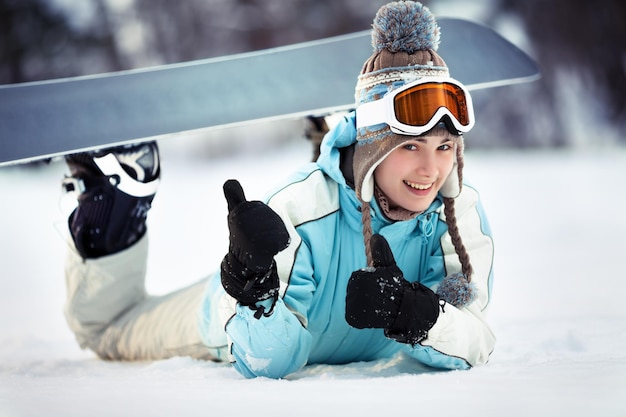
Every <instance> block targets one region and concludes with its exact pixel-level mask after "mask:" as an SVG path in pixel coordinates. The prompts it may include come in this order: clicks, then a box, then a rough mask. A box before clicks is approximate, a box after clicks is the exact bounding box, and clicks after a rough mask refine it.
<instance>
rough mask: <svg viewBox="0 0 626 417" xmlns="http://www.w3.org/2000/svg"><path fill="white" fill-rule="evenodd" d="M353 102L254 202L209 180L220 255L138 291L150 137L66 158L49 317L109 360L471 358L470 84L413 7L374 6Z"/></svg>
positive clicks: (480, 321) (296, 364) (154, 154)
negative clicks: (451, 68)
mask: <svg viewBox="0 0 626 417" xmlns="http://www.w3.org/2000/svg"><path fill="white" fill-rule="evenodd" d="M372 40H373V46H374V53H373V55H372V56H371V57H370V58H369V59H368V60H367V61H366V62H365V64H364V66H363V69H362V71H361V75H360V76H359V77H358V81H357V86H356V111H355V112H352V113H350V114H349V115H347V116H346V117H345V118H344V119H343V120H342V121H341V122H340V123H338V124H337V126H335V127H334V128H333V129H332V130H331V131H330V132H329V133H328V134H327V135H326V137H325V138H324V141H323V142H322V146H321V154H320V157H319V158H318V160H317V161H316V162H315V163H311V164H309V165H307V166H305V167H303V168H302V169H301V170H300V171H299V172H296V173H294V174H293V175H292V176H291V177H290V178H288V179H287V180H286V181H285V182H284V183H283V184H280V185H279V186H278V187H277V188H276V190H275V191H274V192H273V193H271V194H270V195H269V197H268V198H267V200H266V201H265V202H260V201H247V200H246V198H245V193H244V191H243V189H242V188H241V186H240V185H239V183H238V182H237V181H236V180H230V181H228V182H226V184H224V194H225V197H226V202H227V205H228V209H229V215H228V226H229V230H230V235H229V239H230V245H229V251H228V253H227V254H226V256H225V257H224V260H223V262H222V264H221V268H220V271H219V273H217V274H215V275H214V276H212V277H210V278H209V279H208V280H207V281H203V282H200V283H198V284H196V285H193V286H191V287H189V288H186V289H183V290H180V291H178V292H175V293H173V294H169V295H166V296H163V297H151V296H148V295H147V294H146V293H145V288H144V277H145V259H146V257H147V235H146V233H145V218H146V213H147V211H148V209H149V207H150V203H151V201H152V198H153V196H154V192H155V190H156V185H157V182H158V176H159V164H158V151H157V148H156V145H155V144H147V145H142V146H137V147H131V148H117V149H113V150H110V151H105V152H101V153H96V154H79V155H73V156H70V157H68V158H67V162H68V165H69V166H70V169H71V173H72V176H71V177H70V178H68V179H66V184H67V185H68V188H71V189H81V190H84V191H83V192H82V194H81V195H80V196H79V205H78V207H77V209H76V211H75V212H74V213H73V214H72V215H71V217H70V222H69V225H70V232H71V235H72V241H73V243H74V247H75V249H76V250H72V251H70V253H69V257H68V262H67V269H66V276H67V282H68V302H67V306H66V316H67V319H68V322H69V324H70V327H71V328H72V330H73V331H74V332H75V334H76V336H77V338H78V340H79V343H80V344H81V346H83V347H88V348H90V349H92V350H93V351H94V352H96V353H97V354H98V355H100V356H101V357H103V358H108V359H124V360H132V359H162V358H167V357H171V356H177V355H189V356H192V357H196V358H205V359H211V360H219V361H222V360H228V361H230V362H231V363H232V364H233V366H234V367H235V369H237V371H239V372H240V373H241V374H242V375H244V376H246V377H255V376H266V377H271V378H281V377H284V376H286V375H288V374H290V373H293V372H295V371H297V370H299V369H301V368H302V367H304V366H305V365H307V364H315V363H328V364H341V363H348V362H353V361H368V360H374V359H379V358H386V357H391V356H393V355H396V354H398V353H399V352H404V353H406V354H408V355H410V356H412V357H413V358H415V360H417V361H420V362H422V363H424V364H426V365H429V366H433V367H438V368H445V369H467V368H470V367H472V366H475V365H480V364H484V363H485V362H487V360H488V358H489V355H490V353H491V351H492V350H493V347H494V343H495V338H494V336H493V333H492V331H491V330H490V328H489V326H488V324H487V322H486V317H485V311H486V309H487V306H488V304H489V299H490V289H491V284H492V258H493V242H492V239H491V235H490V230H489V226H488V223H487V221H486V219H485V215H484V213H483V210H482V207H481V205H480V201H479V198H478V193H477V192H476V191H475V190H474V189H473V188H471V187H469V186H467V185H466V184H463V181H462V171H463V136H462V134H463V133H466V132H468V131H469V130H470V129H471V128H472V126H473V124H474V115H473V111H472V104H471V98H470V96H469V93H468V92H467V91H466V89H465V88H464V87H463V86H462V85H461V84H460V83H458V82H457V81H455V80H454V79H452V78H450V76H449V74H448V69H447V67H446V65H445V63H444V61H443V60H442V59H441V57H439V55H437V53H436V49H437V46H438V42H439V28H438V26H437V24H436V22H435V20H434V18H433V16H432V15H431V14H430V12H429V11H428V9H426V8H425V7H424V6H422V5H421V4H420V3H417V2H411V1H403V2H394V3H389V4H388V5H386V6H383V7H382V8H381V9H380V10H379V12H378V13H377V15H376V18H375V20H374V25H373V33H372Z"/></svg>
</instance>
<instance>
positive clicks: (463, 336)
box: [199, 114, 495, 378]
mask: <svg viewBox="0 0 626 417" xmlns="http://www.w3.org/2000/svg"><path fill="white" fill-rule="evenodd" d="M355 142H356V130H355V124H354V114H350V115H348V116H346V117H345V118H344V119H343V120H342V121H341V122H340V123H339V124H338V125H337V126H336V127H335V128H334V129H333V130H331V131H330V132H329V133H328V134H327V135H326V137H325V138H324V141H323V143H322V149H321V155H320V157H319V159H318V161H317V162H316V163H310V164H307V165H306V166H304V167H303V168H302V169H301V170H299V171H298V172H296V173H294V174H293V175H292V176H291V177H290V178H288V180H287V181H286V182H285V183H284V184H281V185H280V186H279V187H278V188H277V189H276V190H275V191H274V192H273V193H271V194H270V195H269V197H268V198H267V200H266V202H267V204H268V205H269V206H270V207H271V208H272V209H273V210H275V211H276V212H277V213H278V214H279V215H280V216H281V218H282V219H283V221H284V222H285V225H286V226H287V230H288V231H289V233H290V236H291V241H290V244H289V246H288V247H287V248H286V249H285V250H284V251H282V252H280V253H279V254H278V255H277V256H276V258H275V259H276V264H277V268H278V274H279V277H280V281H281V289H280V294H281V296H280V298H279V300H278V301H277V303H276V305H275V307H274V310H273V313H272V314H271V315H270V316H269V317H261V318H260V319H256V318H255V317H254V311H253V310H251V309H250V308H248V307H244V306H241V305H239V304H238V303H237V302H236V300H234V299H232V298H231V297H230V296H228V295H227V294H226V293H225V292H224V291H223V289H222V288H221V284H220V278H219V275H218V274H217V275H215V276H213V277H212V278H211V279H210V280H209V283H208V285H207V287H206V291H205V295H204V300H203V305H202V310H201V314H200V320H199V323H200V332H201V335H202V338H203V341H204V343H205V345H206V346H207V347H208V348H209V350H210V351H211V352H213V354H214V355H215V356H216V357H218V358H221V359H228V360H229V361H230V362H231V363H232V364H233V366H234V367H235V368H236V369H237V371H239V372H240V373H241V374H242V375H244V376H246V377H256V376H264V377H269V378H282V377H284V376H286V375H288V374H290V373H293V372H295V371H297V370H299V369H301V368H302V367H304V366H305V365H307V364H319V363H324V364H344V363H349V362H357V361H370V360H375V359H380V358H386V357H391V356H393V355H395V354H397V353H398V352H400V351H402V352H405V353H406V354H408V355H410V356H411V357H413V358H415V360H417V361H419V362H421V363H423V364H425V365H428V366H432V367H435V368H443V369H467V368H470V367H472V366H474V365H479V364H483V363H485V362H487V360H488V358H489V355H490V353H491V351H492V350H493V347H494V344H495V338H494V335H493V333H492V331H491V329H490V328H489V326H488V324H487V322H486V320H485V313H486V309H487V306H488V304H489V298H490V293H491V286H492V273H493V271H492V260H493V242H492V238H491V232H490V229H489V225H488V223H487V221H486V218H485V215H484V213H483V210H482V207H481V204H480V201H479V197H478V193H477V192H476V191H475V190H474V189H473V188H471V187H470V186H468V185H467V184H464V186H463V189H462V192H461V194H460V195H459V196H458V197H457V198H456V204H455V207H456V217H457V224H458V227H459V230H460V234H461V237H462V239H463V243H464V245H465V246H466V249H467V252H468V254H469V256H470V261H471V263H472V267H473V269H474V275H473V277H472V283H473V285H474V286H475V290H476V293H477V296H476V297H475V299H474V301H472V302H471V303H470V304H468V305H466V306H464V307H462V308H457V307H455V306H453V305H451V304H445V305H444V306H443V308H441V309H440V314H439V318H438V319H437V322H436V323H435V325H434V326H433V327H432V328H431V330H430V331H429V333H428V337H427V338H426V339H425V340H423V341H422V342H420V343H419V344H417V345H408V344H403V343H399V342H396V341H395V340H392V339H389V338H387V337H385V335H384V333H383V330H382V329H355V328H353V327H351V326H350V325H348V323H347V322H346V320H345V298H346V286H347V282H348V279H349V278H350V275H351V274H352V272H353V271H355V270H357V269H360V268H363V267H365V266H366V258H365V248H364V242H363V233H362V223H361V212H360V201H359V200H358V198H357V197H356V194H355V191H354V189H352V188H351V187H350V186H349V185H348V184H347V182H346V180H345V178H344V175H343V174H342V171H341V169H340V148H344V147H348V146H350V145H352V144H353V143H355ZM371 206H372V212H373V218H372V228H373V232H374V233H379V234H381V235H382V236H384V237H385V238H386V239H387V241H388V242H389V245H390V247H391V249H392V252H393V254H394V257H395V259H396V262H397V264H398V266H399V267H400V269H401V270H402V271H403V273H404V276H405V278H406V279H407V280H409V281H419V282H421V283H422V284H424V285H426V286H427V287H429V288H431V289H433V290H436V289H437V287H438V285H439V283H440V282H441V281H442V280H443V278H444V277H446V276H447V275H449V274H452V273H454V272H459V271H460V270H461V265H460V262H459V260H458V257H457V255H456V252H455V251H454V246H453V245H452V243H451V241H450V237H449V235H448V233H447V225H446V223H445V221H444V213H443V202H442V199H441V198H437V199H436V200H435V201H434V202H433V204H432V205H431V207H430V208H429V209H428V210H427V211H426V212H424V213H422V214H420V215H419V216H417V217H416V218H414V219H411V220H407V221H395V222H394V221H390V220H388V219H387V218H386V217H385V216H383V215H382V213H381V211H380V209H379V207H378V205H377V204H376V202H375V201H372V203H371Z"/></svg>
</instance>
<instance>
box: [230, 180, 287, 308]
mask: <svg viewBox="0 0 626 417" xmlns="http://www.w3.org/2000/svg"><path fill="white" fill-rule="evenodd" d="M224 196H225V197H226V201H227V203H228V229H229V231H230V235H229V239H230V244H229V250H228V253H227V254H226V256H225V257H224V260H223V261H222V265H221V272H222V273H221V278H222V286H223V287H224V289H225V290H226V292H227V293H228V294H229V295H231V296H232V297H234V298H235V299H237V301H239V302H240V303H241V304H243V305H247V306H254V304H255V303H257V302H258V301H262V300H267V299H270V298H274V299H276V298H277V297H278V288H279V280H278V273H277V272H276V263H275V262H274V255H276V254H277V253H278V252H280V251H281V250H283V249H285V248H286V247H287V245H288V244H289V233H288V232H287V228H286V227H285V224H284V223H283V221H282V219H281V218H280V217H279V216H278V214H276V212H275V211H273V210H272V209H271V208H270V207H269V206H268V205H267V204H265V203H262V202H261V201H247V200H246V197H245V195H244V192H243V189H242V188H241V185H240V184H239V182H238V181H236V180H228V181H226V183H224ZM262 313H263V311H262V310H261V313H260V314H262ZM259 317H260V316H259Z"/></svg>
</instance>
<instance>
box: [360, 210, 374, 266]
mask: <svg viewBox="0 0 626 417" xmlns="http://www.w3.org/2000/svg"><path fill="white" fill-rule="evenodd" d="M361 223H363V241H364V242H365V257H366V258H367V266H374V261H373V260H372V247H371V245H370V240H372V234H373V232H372V218H371V214H370V203H368V202H363V204H362V205H361Z"/></svg>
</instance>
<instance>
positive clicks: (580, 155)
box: [0, 139, 626, 417]
mask: <svg viewBox="0 0 626 417" xmlns="http://www.w3.org/2000/svg"><path fill="white" fill-rule="evenodd" d="M172 142H174V141H172ZM164 145H167V146H163V159H164V163H163V182H162V184H161V188H160V191H159V194H158V195H157V198H156V199H155V202H154V208H153V209H152V211H151V213H150V220H149V228H150V233H151V258H150V267H149V274H150V275H149V281H148V288H149V290H150V291H151V292H153V293H163V292H167V291H169V290H172V289H175V288H178V287H181V286H183V285H186V284H188V283H191V282H193V281H195V280H196V279H199V278H201V277H202V276H204V275H206V274H208V273H210V272H211V271H212V270H213V269H214V268H215V267H216V266H217V265H218V262H219V259H220V258H221V257H222V255H223V253H224V251H225V248H226V236H227V234H226V226H225V221H224V220H225V215H226V204H225V202H224V200H223V196H222V192H221V185H222V183H223V181H224V180H225V179H227V178H232V177H236V178H238V179H240V181H241V182H242V184H243V186H244V189H245V190H246V193H247V195H248V197H249V198H261V197H262V196H263V193H264V191H266V190H268V189H269V188H270V187H271V185H272V184H274V183H275V182H276V181H277V180H278V179H280V178H282V177H283V176H284V175H285V174H286V173H288V172H290V171H291V170H293V169H294V168H296V167H297V166H299V165H300V164H301V163H304V162H305V161H306V160H307V159H308V158H309V155H310V149H309V144H308V143H303V140H302V139H300V140H298V141H293V142H291V143H287V144H284V145H282V146H281V147H280V149H277V148H272V149H269V150H266V151H262V150H260V149H259V148H258V147H257V148H255V147H254V146H252V145H251V146H250V147H251V148H252V151H250V152H244V153H243V155H241V156H237V157H232V156H223V157H220V158H216V159H212V160H206V159H203V160H201V159H199V158H194V157H191V156H190V155H188V154H185V153H182V152H177V151H176V150H175V149H174V147H173V145H172V143H168V144H164ZM625 166H626V149H623V148H608V149H606V148H604V149H596V148H592V147H587V148H583V149H578V150H568V151H564V150H561V151H557V150H541V151H539V150H535V151H493V152H485V151H472V150H471V145H470V150H469V151H468V152H467V156H466V169H465V176H466V178H468V179H469V180H470V181H471V182H472V183H473V184H474V185H476V186H477V187H478V188H479V190H481V194H482V198H483V202H484V204H485V207H486V210H487V212H488V214H489V216H490V220H491V223H492V227H493V230H494V233H495V241H496V265H495V267H496V282H495V286H494V293H493V303H492V307H491V310H490V321H491V323H492V325H493V328H494V330H495V332H496V335H497V337H498V343H497V346H496V350H495V352H494V353H493V355H492V357H491V360H490V362H489V363H488V364H487V365H485V366H482V367H477V368H474V369H471V370H469V371H452V372H439V371H434V370H432V369H427V368H424V367H422V366H420V365H418V364H416V363H414V362H413V361H411V360H409V359H407V358H405V357H402V356H398V357H396V358H394V359H393V360H391V361H376V362H369V363H354V364H349V365H343V366H324V365H319V366H311V367H308V368H305V369H304V370H302V371H300V372H298V373H296V374H294V375H291V376H289V377H288V378H286V379H285V380H278V381H274V380H269V379H264V378H259V379H255V380H246V379H244V378H242V377H241V376H239V374H238V373H237V372H236V371H235V370H234V369H233V368H231V367H230V365H228V364H217V363H210V362H209V363H206V362H198V361H194V360H191V359H189V358H174V359H170V360H164V361H157V362H139V363H121V362H105V361H101V360H99V359H97V358H95V356H94V355H93V354H91V353H90V352H88V351H81V350H80V349H79V348H78V347H77V345H76V343H75V341H74V338H73V335H72V334H71V332H70V331H69V330H68V328H67V326H66V324H65V322H64V318H63V313H62V306H63V301H64V291H65V288H64V283H63V260H64V253H65V243H64V223H65V217H66V214H67V211H68V210H69V207H68V202H67V201H66V200H64V199H63V198H60V178H62V176H63V174H64V172H65V167H64V164H63V163H60V162H53V163H52V164H50V165H48V166H42V167H39V168H30V169H25V168H22V167H11V168H0V190H2V206H1V209H0V210H1V212H0V213H1V215H0V231H1V233H2V235H1V237H0V260H1V262H0V274H1V276H2V279H1V280H0V329H2V331H1V333H0V416H39V415H42V414H44V413H45V414H47V415H54V416H86V415H89V416H137V415H149V416H157V417H158V416H168V417H169V416H172V415H184V416H195V415H198V416H200V415H203V416H204V415H225V413H226V412H228V413H229V414H234V415H246V414H250V415H254V416H287V415H289V416H293V415H298V416H313V415H315V416H319V415H342V414H346V413H349V414H350V415H361V416H374V415H383V414H385V415H392V414H390V413H394V412H404V413H406V414H411V415H435V413H436V415H457V416H479V415H480V416H497V415H506V416H526V415H554V416H587V415H594V416H620V415H622V416H623V415H626V401H625V400H624V398H623V396H624V394H625V393H626V324H625V323H626V311H625V309H624V308H623V304H622V299H623V291H624V290H626V276H625V274H624V272H623V269H622V266H621V261H622V260H623V257H624V256H625V253H624V249H625V248H626V245H624V240H623V236H624V235H625V234H626V216H624V209H625V208H626V191H625V189H624V186H623V184H624V183H626V169H624V167H625Z"/></svg>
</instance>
